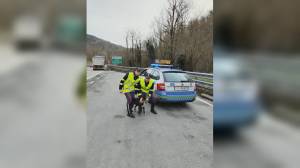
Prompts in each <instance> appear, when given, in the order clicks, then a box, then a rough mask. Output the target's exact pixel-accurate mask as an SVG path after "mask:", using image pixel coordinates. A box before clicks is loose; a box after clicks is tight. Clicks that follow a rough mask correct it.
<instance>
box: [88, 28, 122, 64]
mask: <svg viewBox="0 0 300 168" xmlns="http://www.w3.org/2000/svg"><path fill="white" fill-rule="evenodd" d="M124 51H125V48H124V47H122V46H120V45H117V44H114V43H111V42H109V41H106V40H103V39H101V38H98V37H96V36H93V35H89V34H87V37H86V54H87V61H91V60H92V57H93V56H94V55H105V56H107V57H110V56H111V55H112V54H117V53H122V52H124Z"/></svg>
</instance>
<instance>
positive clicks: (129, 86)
mask: <svg viewBox="0 0 300 168" xmlns="http://www.w3.org/2000/svg"><path fill="white" fill-rule="evenodd" d="M139 80H140V78H137V79H136V80H134V74H133V72H129V73H128V77H127V79H126V80H125V81H124V87H123V90H122V92H123V93H128V92H132V91H134V85H135V84H136V83H137V82H139Z"/></svg>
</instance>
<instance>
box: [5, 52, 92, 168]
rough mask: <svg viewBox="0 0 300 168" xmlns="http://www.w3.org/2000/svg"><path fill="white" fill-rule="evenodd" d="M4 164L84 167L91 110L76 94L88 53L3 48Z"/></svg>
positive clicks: (28, 167) (36, 167)
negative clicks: (87, 128) (88, 109)
mask: <svg viewBox="0 0 300 168" xmlns="http://www.w3.org/2000/svg"><path fill="white" fill-rule="evenodd" d="M0 52H4V53H9V54H8V55H5V57H7V58H9V60H11V61H6V59H5V57H4V59H2V58H0V59H1V64H6V66H7V68H5V70H4V69H1V70H2V71H1V75H0V81H1V82H0V149H1V150H0V167H6V168H41V167H43V168H53V167H57V168H82V167H84V166H85V149H86V146H85V144H86V113H85V107H84V105H83V104H81V103H80V101H79V100H78V98H76V94H75V91H76V86H77V85H78V82H79V81H78V79H79V77H80V74H81V72H82V71H83V70H84V66H85V65H84V62H85V58H84V57H83V56H74V53H73V54H70V53H63V52H58V51H34V52H29V51H28V52H21V51H19V52H18V51H14V50H13V49H12V47H10V48H3V47H1V51H0Z"/></svg>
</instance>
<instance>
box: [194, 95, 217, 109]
mask: <svg viewBox="0 0 300 168" xmlns="http://www.w3.org/2000/svg"><path fill="white" fill-rule="evenodd" d="M196 99H197V100H199V101H201V102H202V103H204V104H207V105H209V106H210V107H213V104H211V103H209V102H208V101H205V100H203V99H201V98H199V97H196Z"/></svg>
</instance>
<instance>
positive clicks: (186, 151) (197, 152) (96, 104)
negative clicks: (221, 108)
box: [87, 71, 213, 168]
mask: <svg viewBox="0 0 300 168" xmlns="http://www.w3.org/2000/svg"><path fill="white" fill-rule="evenodd" d="M123 75H124V74H123V73H119V72H111V71H106V72H103V73H101V76H98V77H95V78H93V79H92V80H90V81H89V82H88V84H87V85H88V113H87V127H88V137H87V140H88V143H87V167H88V168H116V167H122V168H183V167H184V168H210V167H212V160H213V141H212V140H213V129H212V107H211V106H209V105H207V104H206V103H203V102H202V101H200V100H199V99H197V100H196V101H194V102H192V103H187V104H161V105H159V106H158V107H157V108H156V110H157V112H158V113H159V114H158V115H154V114H151V113H150V112H149V109H150V107H149V104H148V105H146V115H145V116H144V115H141V116H137V117H136V118H135V119H132V118H128V117H127V116H126V99H125V96H124V95H122V94H120V93H119V92H118V84H119V81H120V79H121V78H122V77H123Z"/></svg>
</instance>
